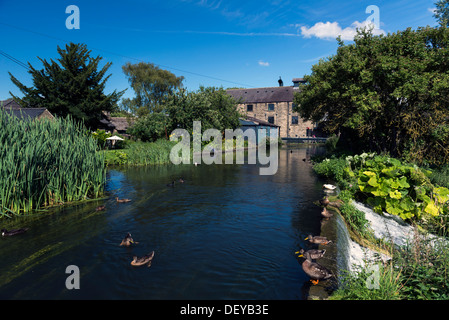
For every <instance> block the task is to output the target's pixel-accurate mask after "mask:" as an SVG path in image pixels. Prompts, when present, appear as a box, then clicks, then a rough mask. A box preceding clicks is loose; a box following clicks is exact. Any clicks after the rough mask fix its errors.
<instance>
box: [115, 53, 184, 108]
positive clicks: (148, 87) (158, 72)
mask: <svg viewBox="0 0 449 320" xmlns="http://www.w3.org/2000/svg"><path fill="white" fill-rule="evenodd" d="M122 69H123V72H124V73H125V75H126V76H127V77H128V81H129V84H130V85H131V87H132V88H133V90H134V92H135V94H136V96H135V98H132V99H124V100H123V101H122V104H123V107H122V108H123V109H127V110H130V111H131V112H132V113H134V114H136V115H137V116H139V117H141V116H145V115H148V114H150V113H152V112H164V105H165V102H166V101H167V99H168V98H169V97H170V96H171V95H173V94H174V93H175V92H176V90H178V89H179V88H181V87H182V81H183V80H184V77H182V76H181V77H177V76H176V75H174V74H173V73H171V72H170V71H168V70H163V69H160V68H159V67H157V66H156V65H154V64H153V63H145V62H139V63H137V64H131V63H129V62H128V63H126V64H125V65H124V66H123V67H122Z"/></svg>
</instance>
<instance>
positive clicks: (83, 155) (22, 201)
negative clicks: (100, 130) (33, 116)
mask: <svg viewBox="0 0 449 320" xmlns="http://www.w3.org/2000/svg"><path fill="white" fill-rule="evenodd" d="M0 126H1V128H2V130H1V131H0V212H1V216H11V215H18V214H23V213H28V212H31V211H33V210H36V209H39V208H42V207H46V206H53V205H59V204H63V203H65V202H73V201H79V200H84V199H87V198H91V197H98V196H100V195H101V194H102V193H103V188H104V183H105V179H106V168H105V164H104V155H103V154H101V153H99V152H97V143H96V141H95V140H94V139H93V138H92V137H91V136H90V135H89V134H88V133H87V132H86V131H85V129H84V127H83V126H82V125H81V124H77V123H76V122H75V121H73V120H72V119H71V118H65V119H63V118H57V119H53V120H48V119H42V120H34V121H31V120H20V119H19V118H17V117H14V116H11V115H9V114H7V113H5V112H0Z"/></svg>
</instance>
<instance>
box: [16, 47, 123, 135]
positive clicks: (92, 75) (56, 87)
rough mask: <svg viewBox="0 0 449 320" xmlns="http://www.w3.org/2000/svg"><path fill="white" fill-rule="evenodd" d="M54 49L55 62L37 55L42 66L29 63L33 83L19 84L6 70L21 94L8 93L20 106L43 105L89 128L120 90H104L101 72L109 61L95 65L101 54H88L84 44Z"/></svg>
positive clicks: (110, 106)
mask: <svg viewBox="0 0 449 320" xmlns="http://www.w3.org/2000/svg"><path fill="white" fill-rule="evenodd" d="M58 53H59V55H60V57H59V58H58V59H56V61H57V62H56V61H54V60H51V62H47V61H46V60H43V59H41V58H39V60H40V61H41V62H42V63H43V65H44V68H43V69H42V70H37V69H34V68H33V66H31V65H29V67H30V71H28V73H29V74H30V75H31V76H32V80H33V87H27V86H25V85H23V84H22V83H21V82H19V80H17V79H16V78H15V77H14V76H13V75H12V74H11V73H9V75H10V77H11V81H12V82H13V83H14V84H15V85H16V86H17V87H18V88H19V89H20V91H21V92H22V93H23V94H24V97H23V98H22V99H20V98H18V97H16V96H14V95H13V94H11V95H12V96H13V98H14V100H16V101H18V102H19V103H20V104H21V105H22V106H24V107H40V108H47V109H48V110H49V111H50V112H51V113H52V114H54V115H56V116H61V117H66V116H68V115H70V116H72V117H73V119H75V120H78V121H84V124H85V125H86V126H87V127H89V128H97V126H98V125H99V123H100V120H101V119H102V111H111V110H112V109H113V108H114V106H115V104H116V102H117V101H118V100H119V99H120V97H121V96H122V94H123V93H124V91H122V92H116V91H115V90H114V92H112V93H111V94H108V95H106V94H105V93H104V90H105V86H106V81H107V80H108V78H109V76H105V75H106V72H107V71H108V69H109V67H110V66H111V63H110V62H109V63H107V64H106V65H105V66H104V67H103V68H101V69H99V64H100V62H101V60H102V58H101V57H100V56H98V57H91V55H90V53H91V51H89V50H88V49H87V47H86V45H84V44H74V43H70V44H68V45H66V47H65V49H61V48H60V47H59V46H58Z"/></svg>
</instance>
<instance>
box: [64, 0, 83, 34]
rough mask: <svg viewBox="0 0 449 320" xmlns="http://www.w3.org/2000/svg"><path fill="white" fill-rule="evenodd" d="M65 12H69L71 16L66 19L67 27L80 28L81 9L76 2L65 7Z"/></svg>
mask: <svg viewBox="0 0 449 320" xmlns="http://www.w3.org/2000/svg"><path fill="white" fill-rule="evenodd" d="M65 13H69V14H70V16H68V17H67V19H66V20H65V27H66V28H67V29H69V30H71V29H79V28H80V9H79V8H78V6H75V5H74V4H72V5H70V6H67V8H65Z"/></svg>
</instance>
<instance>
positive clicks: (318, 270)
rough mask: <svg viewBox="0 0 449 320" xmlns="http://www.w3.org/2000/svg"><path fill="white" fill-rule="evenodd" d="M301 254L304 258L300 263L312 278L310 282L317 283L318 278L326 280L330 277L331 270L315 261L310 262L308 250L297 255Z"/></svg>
mask: <svg viewBox="0 0 449 320" xmlns="http://www.w3.org/2000/svg"><path fill="white" fill-rule="evenodd" d="M302 256H303V257H304V258H306V260H304V262H303V263H302V269H303V270H304V272H305V273H306V274H307V275H308V276H309V277H310V278H312V279H311V281H312V284H314V285H317V284H318V282H319V281H320V280H326V279H329V278H331V277H332V272H331V271H330V270H328V269H327V268H326V267H324V266H322V265H320V264H318V263H316V262H312V257H311V255H310V254H309V253H308V252H306V253H304V254H303V255H299V257H302Z"/></svg>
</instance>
